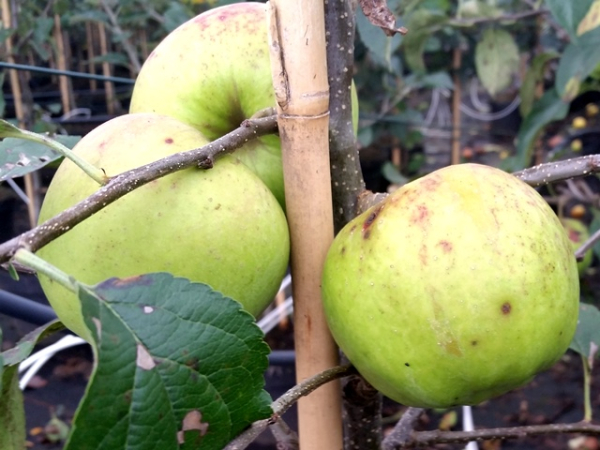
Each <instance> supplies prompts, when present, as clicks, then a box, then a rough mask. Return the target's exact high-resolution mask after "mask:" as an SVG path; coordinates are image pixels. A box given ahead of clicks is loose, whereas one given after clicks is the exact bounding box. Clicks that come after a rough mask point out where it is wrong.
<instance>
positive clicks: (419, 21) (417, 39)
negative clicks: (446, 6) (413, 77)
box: [403, 9, 449, 72]
mask: <svg viewBox="0 0 600 450" xmlns="http://www.w3.org/2000/svg"><path fill="white" fill-rule="evenodd" d="M448 20H449V19H448V16H446V15H445V14H441V13H438V12H434V11H428V10H426V9H417V10H416V11H415V12H414V13H413V14H411V15H410V17H409V18H408V21H407V24H406V27H407V28H408V29H409V30H410V31H409V32H408V34H407V35H406V36H404V40H403V46H404V55H405V58H406V63H407V65H408V66H409V67H410V68H411V69H412V70H414V71H416V72H425V71H426V68H425V61H423V52H424V51H425V44H426V43H427V41H428V40H429V38H430V37H431V35H432V34H433V33H435V32H436V31H438V30H439V29H441V28H442V26H443V25H444V24H446V23H447V22H448Z"/></svg>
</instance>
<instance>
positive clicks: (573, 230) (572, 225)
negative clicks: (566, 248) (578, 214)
mask: <svg viewBox="0 0 600 450" xmlns="http://www.w3.org/2000/svg"><path fill="white" fill-rule="evenodd" d="M561 222H562V224H563V226H564V227H565V230H567V236H569V239H570V240H571V243H572V245H573V250H577V249H578V248H579V247H581V245H582V244H583V243H584V242H585V241H587V240H588V239H589V238H590V232H589V230H588V228H587V227H586V226H585V224H584V223H583V222H582V221H581V220H577V219H569V218H566V217H565V218H562V219H561ZM592 258H593V255H592V251H591V250H588V251H587V252H586V254H585V255H584V256H583V259H582V260H581V261H579V262H577V269H578V270H579V275H580V276H582V275H583V274H584V273H585V271H586V270H587V269H588V268H589V267H590V266H591V265H592Z"/></svg>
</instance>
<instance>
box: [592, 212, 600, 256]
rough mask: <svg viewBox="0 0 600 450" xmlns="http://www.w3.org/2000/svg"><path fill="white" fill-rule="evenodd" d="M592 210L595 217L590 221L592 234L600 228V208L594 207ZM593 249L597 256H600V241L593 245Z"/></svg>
mask: <svg viewBox="0 0 600 450" xmlns="http://www.w3.org/2000/svg"><path fill="white" fill-rule="evenodd" d="M591 211H592V214H593V216H594V218H593V219H592V223H590V234H591V235H593V234H594V233H595V232H596V231H598V230H600V210H598V209H597V208H594V207H592V208H591ZM592 250H593V251H594V254H595V255H596V257H597V258H600V241H596V243H595V244H594V246H593V247H592Z"/></svg>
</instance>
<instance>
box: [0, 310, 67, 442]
mask: <svg viewBox="0 0 600 450" xmlns="http://www.w3.org/2000/svg"><path fill="white" fill-rule="evenodd" d="M64 328H65V326H64V325H63V324H62V323H61V322H59V321H58V320H54V321H52V322H50V323H48V324H46V325H43V326H41V327H38V328H36V329H35V330H33V331H32V332H30V333H27V334H26V335H25V336H23V338H21V340H20V341H19V342H18V343H17V345H15V346H14V347H12V348H9V349H8V350H5V351H4V352H2V353H0V356H1V357H2V358H3V359H4V365H5V366H7V367H8V366H18V365H19V364H21V363H22V362H23V361H24V360H25V359H27V358H28V357H29V355H31V352H32V351H33V348H34V347H35V346H36V345H37V344H38V343H39V342H40V341H41V340H42V339H44V338H46V337H48V336H50V335H51V334H54V333H56V332H58V331H61V330H64ZM0 448H2V447H0Z"/></svg>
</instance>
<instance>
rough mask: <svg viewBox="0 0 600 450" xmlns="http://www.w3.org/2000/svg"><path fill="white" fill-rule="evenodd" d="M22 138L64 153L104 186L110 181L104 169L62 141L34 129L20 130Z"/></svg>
mask: <svg viewBox="0 0 600 450" xmlns="http://www.w3.org/2000/svg"><path fill="white" fill-rule="evenodd" d="M20 131H21V132H20V135H19V138H20V139H27V140H29V141H32V142H37V143H38V144H43V145H46V146H48V147H50V148H51V149H53V150H56V151H57V152H58V153H60V154H61V155H63V156H64V157H65V158H67V159H70V160H71V161H72V162H73V163H74V164H75V165H77V166H78V167H79V168H80V169H81V170H83V171H84V172H85V173H86V174H87V175H88V176H89V177H90V178H91V179H92V180H94V181H95V182H97V183H98V184H99V185H101V186H103V185H104V184H106V182H107V181H108V177H107V176H106V173H104V171H103V170H102V169H99V168H98V167H96V166H94V165H93V164H91V163H90V162H88V161H86V160H85V159H83V158H82V157H80V156H79V155H77V154H76V153H75V152H74V151H73V150H71V149H70V148H69V147H67V146H65V145H63V144H61V143H60V142H58V141H56V140H54V139H52V138H49V137H48V136H44V135H43V134H38V133H34V132H32V131H27V130H20Z"/></svg>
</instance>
